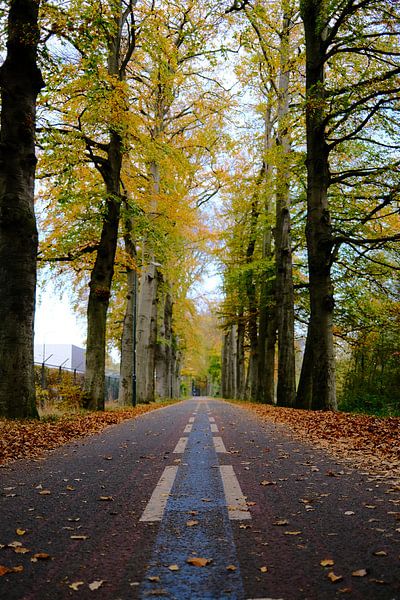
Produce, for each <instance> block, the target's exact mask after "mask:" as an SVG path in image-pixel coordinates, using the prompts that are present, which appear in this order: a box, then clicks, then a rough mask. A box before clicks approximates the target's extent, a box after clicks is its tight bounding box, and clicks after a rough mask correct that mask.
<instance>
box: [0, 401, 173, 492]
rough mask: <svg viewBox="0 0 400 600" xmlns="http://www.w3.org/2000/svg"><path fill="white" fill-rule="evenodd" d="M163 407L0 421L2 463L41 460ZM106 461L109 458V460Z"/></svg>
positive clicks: (149, 406) (155, 406) (146, 405)
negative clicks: (89, 436) (43, 418)
mask: <svg viewBox="0 0 400 600" xmlns="http://www.w3.org/2000/svg"><path fill="white" fill-rule="evenodd" d="M169 404H171V403H169ZM163 405H164V403H152V404H141V405H139V406H136V407H135V408H126V409H123V410H110V411H104V412H100V411H99V412H88V413H84V414H73V415H69V416H64V417H61V418H59V419H58V420H57V421H55V422H48V421H36V420H29V421H28V420H25V421H17V420H14V419H13V420H8V419H0V464H5V463H7V462H10V461H12V460H16V459H18V458H38V457H41V456H43V454H44V453H45V452H46V451H48V450H53V449H54V448H57V447H59V446H62V445H63V444H66V443H68V442H71V441H72V440H75V439H77V438H81V437H85V436H88V435H93V434H95V433H99V432H100V431H102V430H103V429H105V428H106V427H108V426H110V425H115V424H117V423H121V422H122V421H125V420H126V419H133V418H135V417H138V416H140V415H142V414H144V413H146V412H149V411H151V410H155V409H156V408H160V406H163ZM111 458H112V457H111ZM106 460H110V458H109V457H106ZM39 494H40V495H41V496H46V495H48V494H51V491H50V490H41V491H40V492H39Z"/></svg>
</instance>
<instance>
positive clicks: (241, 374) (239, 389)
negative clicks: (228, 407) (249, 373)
mask: <svg viewBox="0 0 400 600" xmlns="http://www.w3.org/2000/svg"><path fill="white" fill-rule="evenodd" d="M245 332H246V328H245V324H244V322H243V313H241V314H240V315H239V318H238V324H237V340H236V381H235V396H234V398H236V399H237V400H243V399H244V397H245V391H246V362H245V351H244V336H245Z"/></svg>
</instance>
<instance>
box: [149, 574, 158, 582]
mask: <svg viewBox="0 0 400 600" xmlns="http://www.w3.org/2000/svg"><path fill="white" fill-rule="evenodd" d="M147 579H148V580H149V581H160V578H159V576H158V575H150V576H149V577H148V578H147Z"/></svg>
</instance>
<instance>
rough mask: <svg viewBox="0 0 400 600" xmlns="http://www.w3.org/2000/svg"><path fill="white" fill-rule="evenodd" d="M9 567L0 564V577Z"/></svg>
mask: <svg viewBox="0 0 400 600" xmlns="http://www.w3.org/2000/svg"><path fill="white" fill-rule="evenodd" d="M9 572H10V569H9V567H5V566H4V565H0V577H2V576H3V575H5V574H6V573H9Z"/></svg>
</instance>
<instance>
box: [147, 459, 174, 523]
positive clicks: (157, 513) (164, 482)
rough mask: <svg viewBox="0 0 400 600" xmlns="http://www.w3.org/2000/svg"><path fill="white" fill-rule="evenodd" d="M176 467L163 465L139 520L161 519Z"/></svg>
mask: <svg viewBox="0 0 400 600" xmlns="http://www.w3.org/2000/svg"><path fill="white" fill-rule="evenodd" d="M177 471H178V467H176V466H172V467H165V469H164V472H163V474H162V475H161V477H160V479H159V482H158V483H157V485H156V487H155V488H154V491H153V493H152V495H151V498H150V500H149V501H148V503H147V506H146V508H145V509H144V511H143V514H142V516H141V517H140V519H139V521H161V519H162V518H163V515H164V510H165V506H166V504H167V500H168V496H169V494H170V492H171V489H172V486H173V485H174V481H175V477H176V473H177Z"/></svg>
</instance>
